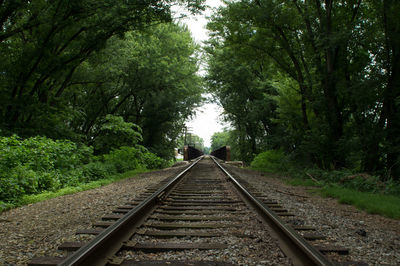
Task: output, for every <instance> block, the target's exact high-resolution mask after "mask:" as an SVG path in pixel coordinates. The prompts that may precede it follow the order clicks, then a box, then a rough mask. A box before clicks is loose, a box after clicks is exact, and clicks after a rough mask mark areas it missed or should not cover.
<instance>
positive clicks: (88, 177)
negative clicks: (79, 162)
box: [80, 162, 113, 183]
mask: <svg viewBox="0 0 400 266" xmlns="http://www.w3.org/2000/svg"><path fill="white" fill-rule="evenodd" d="M106 165H107V164H105V163H102V162H91V163H88V164H86V165H84V166H83V167H82V169H83V180H80V181H81V182H83V183H87V182H90V181H95V180H100V179H105V178H107V177H108V176H109V175H110V174H113V173H110V172H109V168H108V167H107V166H106Z"/></svg>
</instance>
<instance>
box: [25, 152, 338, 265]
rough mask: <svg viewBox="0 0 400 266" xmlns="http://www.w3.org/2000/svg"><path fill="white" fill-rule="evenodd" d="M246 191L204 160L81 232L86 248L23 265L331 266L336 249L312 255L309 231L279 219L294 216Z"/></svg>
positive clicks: (69, 248) (75, 246)
mask: <svg viewBox="0 0 400 266" xmlns="http://www.w3.org/2000/svg"><path fill="white" fill-rule="evenodd" d="M246 187H249V184H248V183H246V182H244V181H243V180H239V179H238V178H234V177H233V176H232V175H231V174H230V173H228V172H227V171H226V170H225V169H224V168H223V167H222V166H221V165H220V164H219V163H218V162H217V161H216V160H215V159H214V158H211V157H204V158H203V157H201V158H200V159H198V160H197V161H195V162H193V163H192V164H191V165H190V166H188V167H187V168H186V169H185V170H184V171H182V172H181V173H180V174H178V175H177V176H175V177H172V178H168V179H166V180H164V181H163V182H161V183H160V184H158V185H157V186H154V187H151V188H149V189H148V190H147V191H146V192H145V193H143V194H142V195H141V196H140V197H139V198H137V199H136V201H134V202H129V203H127V204H125V205H123V206H119V207H118V208H116V209H115V210H114V212H113V214H110V215H106V216H104V217H103V219H102V221H100V222H98V223H94V224H93V228H90V229H86V230H80V231H78V232H77V234H80V235H84V236H88V237H87V239H88V240H89V239H90V241H88V242H87V243H84V242H66V243H64V244H62V245H61V246H59V250H62V251H63V252H64V253H63V255H64V257H51V258H49V257H41V258H34V259H32V260H31V262H30V263H29V264H28V265H31V266H32V265H234V264H230V263H229V262H228V261H232V260H231V259H232V257H235V260H233V261H234V262H235V263H242V264H249V263H250V264H254V265H255V264H257V263H261V264H264V265H269V264H272V263H278V264H290V263H293V264H294V265H333V264H332V263H331V262H330V261H329V259H328V258H327V257H326V256H324V255H323V254H322V252H336V253H340V249H339V250H338V249H336V250H334V249H332V248H331V249H329V248H328V249H327V248H326V247H325V248H324V247H319V248H315V247H314V246H312V245H311V244H310V242H309V241H310V240H315V239H319V238H320V236H318V235H315V234H314V235H313V234H307V233H306V234H304V233H303V232H309V231H312V230H313V228H311V227H307V226H304V225H302V226H296V225H291V226H289V225H288V223H285V222H284V220H282V217H290V216H292V215H293V214H290V213H288V212H287V211H286V210H285V209H284V208H282V206H280V205H279V203H278V202H276V201H274V200H273V199H269V198H268V197H267V195H263V194H260V193H258V192H257V191H256V189H254V188H251V189H250V191H251V192H250V191H249V190H248V189H246ZM266 224H268V225H269V226H267V225H266ZM302 235H303V236H302ZM89 236H92V237H91V238H90V237H89ZM84 238H85V237H84ZM84 238H83V239H84ZM276 239H277V240H276ZM277 242H279V247H278V246H277ZM249 249H251V250H250V251H249ZM281 250H282V251H283V252H284V254H285V256H286V257H284V256H281V254H282V252H281ZM252 251H254V254H256V255H254V257H252V256H253V255H250V256H249V254H251V252H252ZM342 251H343V250H342ZM185 252H186V253H185ZM187 252H189V255H188V254H187ZM190 252H192V253H190ZM271 254H272V255H271ZM271 256H276V257H274V258H273V260H271ZM181 257H185V258H189V259H188V260H187V261H182V260H181ZM216 257H218V259H217V261H215V258H216ZM249 257H251V258H249Z"/></svg>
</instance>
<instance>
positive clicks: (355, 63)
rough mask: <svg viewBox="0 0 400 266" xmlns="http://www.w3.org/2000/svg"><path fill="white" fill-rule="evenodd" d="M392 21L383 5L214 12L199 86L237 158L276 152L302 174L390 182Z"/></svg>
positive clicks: (393, 155) (395, 36)
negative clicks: (217, 108)
mask: <svg viewBox="0 0 400 266" xmlns="http://www.w3.org/2000/svg"><path fill="white" fill-rule="evenodd" d="M399 12H400V3H398V1H393V0H387V1H366V2H365V1H362V2H361V1H360V2H357V3H356V4H354V5H352V4H343V3H341V2H337V1H329V4H322V3H321V1H284V0H277V1H266V0H260V1H251V0H240V1H230V2H226V3H225V5H224V6H222V7H220V8H219V9H218V10H217V12H215V13H214V15H213V16H212V17H211V20H210V22H209V23H208V25H207V28H208V29H209V30H210V31H211V34H210V36H211V39H210V40H209V41H208V42H207V46H206V47H205V51H206V55H207V61H208V73H207V75H206V81H207V87H208V90H209V92H210V93H211V94H212V95H213V96H214V97H215V99H216V101H217V102H218V103H219V104H220V105H221V106H222V107H223V108H224V118H225V120H227V121H229V122H230V124H231V125H232V127H233V128H234V130H233V132H234V134H235V136H236V139H235V143H239V147H238V148H239V154H240V157H241V159H242V160H244V161H251V160H252V158H253V156H254V154H258V153H260V152H261V151H263V150H271V149H273V150H278V149H282V150H284V151H285V153H286V154H288V155H289V156H290V157H292V158H297V159H300V161H301V163H304V164H305V165H312V166H317V167H319V168H322V169H331V170H335V169H336V170H340V169H343V168H348V169H352V170H355V171H362V172H368V173H370V174H373V175H379V176H380V178H381V179H386V178H394V179H399V178H400V163H399V161H400V149H399V148H398V147H400V142H399V141H400V138H399V136H400V130H399V129H400V116H399V115H398V114H399V113H400V109H399V107H400V105H399V104H398V99H399V98H400V90H399V87H400V52H399V51H398V49H397V47H399V44H400V38H399V36H400V35H399V33H400V27H398V25H400V17H399V16H396V15H394V14H398V13H399ZM327 25H329V26H327Z"/></svg>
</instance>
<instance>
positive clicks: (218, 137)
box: [211, 131, 230, 151]
mask: <svg viewBox="0 0 400 266" xmlns="http://www.w3.org/2000/svg"><path fill="white" fill-rule="evenodd" d="M227 145H228V146H229V145H230V144H229V132H228V131H224V132H215V133H214V134H213V135H212V136H211V151H215V150H217V149H219V148H221V147H223V146H227Z"/></svg>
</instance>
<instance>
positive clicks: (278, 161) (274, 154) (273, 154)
mask: <svg viewBox="0 0 400 266" xmlns="http://www.w3.org/2000/svg"><path fill="white" fill-rule="evenodd" d="M250 166H251V168H253V169H257V170H264V171H268V172H279V171H284V170H286V159H285V154H284V153H283V152H282V151H276V150H268V151H265V152H262V153H260V154H258V155H257V156H256V157H255V158H254V159H253V161H252V162H251V164H250Z"/></svg>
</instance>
